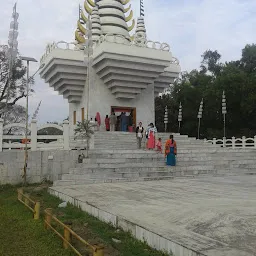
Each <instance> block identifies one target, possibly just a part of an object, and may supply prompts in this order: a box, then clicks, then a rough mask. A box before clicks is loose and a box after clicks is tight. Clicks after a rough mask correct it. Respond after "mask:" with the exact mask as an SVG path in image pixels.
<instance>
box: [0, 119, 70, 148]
mask: <svg viewBox="0 0 256 256" xmlns="http://www.w3.org/2000/svg"><path fill="white" fill-rule="evenodd" d="M12 127H19V128H22V129H24V130H25V129H26V126H25V124H20V123H13V124H8V125H6V126H4V125H3V120H2V119H0V151H3V150H18V149H24V148H25V144H24V143H22V140H23V139H24V138H25V136H24V135H5V134H4V132H5V131H6V130H10V129H11V128H12ZM28 128H29V133H30V135H29V136H28V140H29V143H28V149H30V150H31V151H36V150H51V149H64V150H69V148H70V147H69V142H70V138H69V122H68V121H64V122H63V126H60V125H56V124H46V125H42V126H39V127H38V126H37V121H36V120H32V121H31V124H30V125H29V127H28ZM45 128H56V129H58V130H60V131H61V132H62V135H38V131H40V130H42V129H45Z"/></svg>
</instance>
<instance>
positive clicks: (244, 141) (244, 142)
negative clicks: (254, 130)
mask: <svg viewBox="0 0 256 256" xmlns="http://www.w3.org/2000/svg"><path fill="white" fill-rule="evenodd" d="M242 148H246V137H245V136H243V137H242Z"/></svg>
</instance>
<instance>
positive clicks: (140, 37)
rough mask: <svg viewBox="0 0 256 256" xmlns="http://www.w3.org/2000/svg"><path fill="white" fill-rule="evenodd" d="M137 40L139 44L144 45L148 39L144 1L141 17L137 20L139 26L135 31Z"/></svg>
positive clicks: (141, 7)
mask: <svg viewBox="0 0 256 256" xmlns="http://www.w3.org/2000/svg"><path fill="white" fill-rule="evenodd" d="M135 39H136V41H137V43H144V42H145V41H146V39H147V31H146V27H145V21H144V5H143V0H140V17H139V18H138V19H137V26H136V30H135Z"/></svg>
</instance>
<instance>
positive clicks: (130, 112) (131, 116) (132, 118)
mask: <svg viewBox="0 0 256 256" xmlns="http://www.w3.org/2000/svg"><path fill="white" fill-rule="evenodd" d="M112 112H114V113H115V114H116V115H117V127H116V131H121V130H122V127H121V119H120V118H121V113H122V112H123V113H125V114H126V116H127V120H128V122H127V129H126V130H127V131H128V130H129V129H130V130H131V128H129V127H131V126H132V127H133V129H134V127H136V108H131V107H118V106H112V107H111V113H112Z"/></svg>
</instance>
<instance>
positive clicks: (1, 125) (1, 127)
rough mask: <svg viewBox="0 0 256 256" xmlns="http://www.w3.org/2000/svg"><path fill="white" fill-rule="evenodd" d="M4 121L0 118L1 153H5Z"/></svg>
mask: <svg viewBox="0 0 256 256" xmlns="http://www.w3.org/2000/svg"><path fill="white" fill-rule="evenodd" d="M3 133H4V120H3V119H2V118H0V152H2V151H3Z"/></svg>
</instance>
